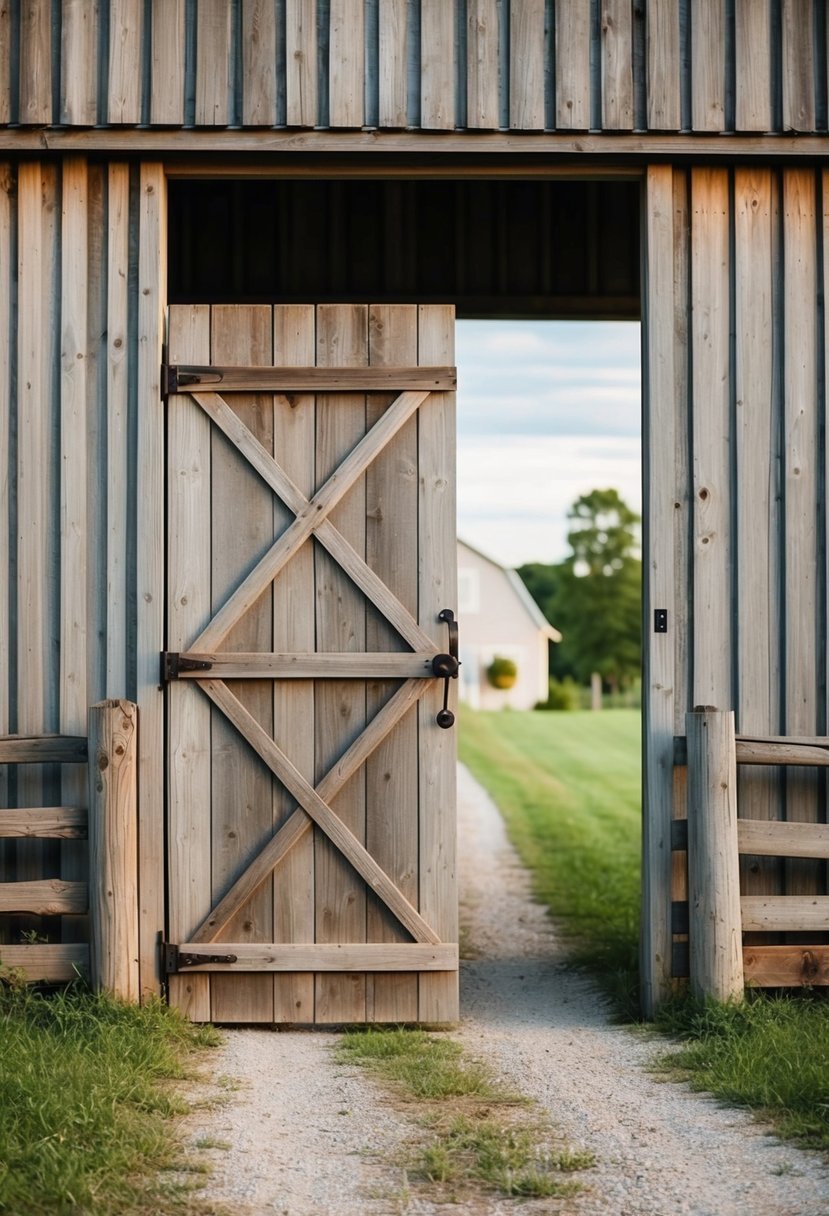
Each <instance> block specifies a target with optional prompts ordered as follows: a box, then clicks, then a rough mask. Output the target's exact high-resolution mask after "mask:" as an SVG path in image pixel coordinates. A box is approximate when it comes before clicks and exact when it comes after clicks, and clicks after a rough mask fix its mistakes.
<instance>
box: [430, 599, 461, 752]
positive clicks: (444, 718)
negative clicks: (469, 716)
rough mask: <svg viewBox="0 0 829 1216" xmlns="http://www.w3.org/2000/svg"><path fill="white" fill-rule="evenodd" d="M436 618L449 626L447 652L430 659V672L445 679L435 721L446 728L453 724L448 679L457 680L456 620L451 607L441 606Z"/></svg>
mask: <svg viewBox="0 0 829 1216" xmlns="http://www.w3.org/2000/svg"><path fill="white" fill-rule="evenodd" d="M438 620H439V621H445V622H446V624H447V625H448V627H449V653H448V654H436V655H435V657H434V658H433V659H432V672H433V674H434V675H436V676H438V677H439V678H440V679H442V680H444V681H445V684H444V686H443V709H441V710H439V711H438V713H437V716H436V718H435V721H436V722H437V724H438V726H440V727H442V728H443V729H444V730H448V729H449V727H450V726H453V725H454V722H455V715H454V714H453V713H452V710H451V709H449V681H450V680H457V678H458V668H459V667H460V662H459V660H458V622H457V621H456V620H455V614H454V612H453V611H452V609H451V608H443V609H441V611H440V612H439V613H438Z"/></svg>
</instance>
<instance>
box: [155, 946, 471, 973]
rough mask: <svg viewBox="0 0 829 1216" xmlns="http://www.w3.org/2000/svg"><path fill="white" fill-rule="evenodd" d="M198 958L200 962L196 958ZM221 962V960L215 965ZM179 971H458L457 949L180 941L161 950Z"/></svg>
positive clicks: (170, 968)
mask: <svg viewBox="0 0 829 1216" xmlns="http://www.w3.org/2000/svg"><path fill="white" fill-rule="evenodd" d="M200 958H201V959H203V960H204V961H203V962H200V961H199V959H200ZM221 959H224V960H226V961H219V960H221ZM166 968H167V971H168V972H173V973H176V972H178V971H184V970H186V971H457V969H458V947H457V945H444V944H434V945H433V944H422V943H420V942H415V943H410V942H401V943H368V944H365V943H362V942H359V943H356V944H352V943H344V944H336V943H335V944H327V943H322V944H320V943H313V942H312V943H309V944H307V945H306V944H304V943H300V944H284V945H283V944H282V943H279V942H276V943H273V942H264V943H263V942H210V943H207V944H205V943H203V942H185V943H183V944H180V945H177V946H172V945H168V946H167V947H166Z"/></svg>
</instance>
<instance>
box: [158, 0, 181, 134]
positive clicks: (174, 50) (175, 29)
mask: <svg viewBox="0 0 829 1216" xmlns="http://www.w3.org/2000/svg"><path fill="white" fill-rule="evenodd" d="M184 10H185V0H153V8H152V86H151V90H150V122H152V123H159V124H161V125H169V126H180V125H181V123H183V122H184Z"/></svg>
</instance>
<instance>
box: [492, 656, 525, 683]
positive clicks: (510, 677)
mask: <svg viewBox="0 0 829 1216" xmlns="http://www.w3.org/2000/svg"><path fill="white" fill-rule="evenodd" d="M486 678H487V679H488V680H489V682H490V684H491V685H492V687H493V688H512V686H513V684H514V683H515V681H516V680H517V678H518V668H517V667H516V665H515V663H513V661H512V659H505V658H504V656H503V655H500V654H496V655H495V657H494V659H493V660H492V662H491V663H490V665H489V667H487V669H486Z"/></svg>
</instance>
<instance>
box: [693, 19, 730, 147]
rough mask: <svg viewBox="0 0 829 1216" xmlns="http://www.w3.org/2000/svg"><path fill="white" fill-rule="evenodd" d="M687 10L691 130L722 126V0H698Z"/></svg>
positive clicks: (723, 121) (723, 90)
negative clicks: (689, 49) (689, 45)
mask: <svg viewBox="0 0 829 1216" xmlns="http://www.w3.org/2000/svg"><path fill="white" fill-rule="evenodd" d="M690 13H691V19H692V23H691V65H692V69H691V70H692V76H691V108H692V116H693V128H694V130H695V131H724V130H725V73H726V64H725V47H726V24H725V0H698V3H696V4H694V5H692V6H691V7H690Z"/></svg>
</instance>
